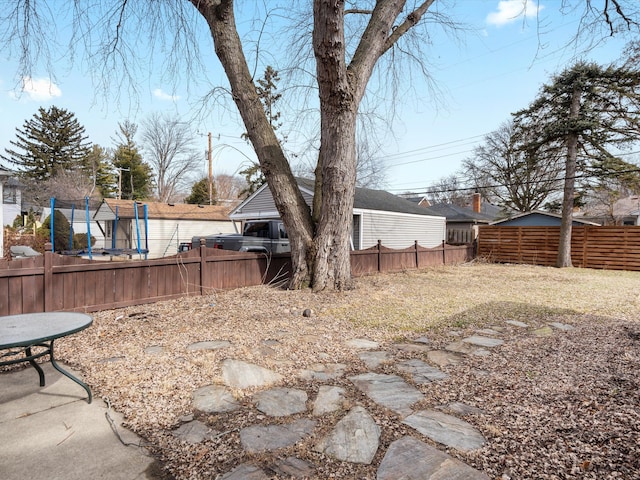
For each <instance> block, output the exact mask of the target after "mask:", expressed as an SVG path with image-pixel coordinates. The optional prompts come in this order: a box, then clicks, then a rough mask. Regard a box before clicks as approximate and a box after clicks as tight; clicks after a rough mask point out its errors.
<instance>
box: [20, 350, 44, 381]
mask: <svg viewBox="0 0 640 480" xmlns="http://www.w3.org/2000/svg"><path fill="white" fill-rule="evenodd" d="M25 353H26V354H27V358H29V360H28V361H29V363H30V364H31V366H32V367H33V368H35V369H36V370H37V371H38V375H39V376H40V386H41V387H44V372H43V371H42V368H40V365H38V364H37V363H36V361H35V360H34V359H33V358H30V357H32V354H31V347H30V346H29V347H27V348H26V350H25Z"/></svg>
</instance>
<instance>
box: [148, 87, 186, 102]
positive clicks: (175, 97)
mask: <svg viewBox="0 0 640 480" xmlns="http://www.w3.org/2000/svg"><path fill="white" fill-rule="evenodd" d="M153 96H154V97H156V98H159V99H160V100H169V101H172V102H175V101H178V100H180V96H179V95H169V94H168V93H165V92H163V91H162V89H161V88H156V89H155V90H154V91H153Z"/></svg>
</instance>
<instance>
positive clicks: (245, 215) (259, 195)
mask: <svg viewBox="0 0 640 480" xmlns="http://www.w3.org/2000/svg"><path fill="white" fill-rule="evenodd" d="M301 192H302V196H303V198H304V201H305V202H306V203H307V205H309V207H311V204H312V202H313V195H312V194H310V193H309V192H308V191H307V190H306V189H304V188H303V189H301ZM230 217H231V218H232V219H234V220H251V219H261V218H280V214H279V213H278V209H277V208H276V203H275V201H274V200H273V195H272V194H271V190H269V188H262V189H258V191H256V192H254V194H253V195H251V196H250V197H248V198H247V199H246V200H245V201H244V202H242V203H241V204H240V205H239V206H238V207H237V208H236V209H235V210H233V212H232V213H231V215H230Z"/></svg>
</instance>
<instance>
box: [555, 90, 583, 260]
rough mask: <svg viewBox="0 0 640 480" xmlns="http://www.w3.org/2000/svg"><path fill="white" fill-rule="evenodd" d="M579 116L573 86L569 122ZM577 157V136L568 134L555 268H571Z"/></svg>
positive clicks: (576, 94)
mask: <svg viewBox="0 0 640 480" xmlns="http://www.w3.org/2000/svg"><path fill="white" fill-rule="evenodd" d="M579 114H580V87H579V86H578V85H575V86H574V88H573V92H572V95H571V106H570V108H569V121H570V122H572V121H576V120H577V119H578V116H579ZM577 157H578V134H577V133H570V134H569V135H568V137H567V159H566V163H565V173H564V175H565V178H564V196H563V198H562V221H561V223H560V243H559V245H558V259H557V260H556V267H558V268H562V267H571V266H572V264H571V232H572V224H573V194H574V190H575V182H576V165H577Z"/></svg>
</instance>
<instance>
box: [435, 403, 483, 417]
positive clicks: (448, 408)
mask: <svg viewBox="0 0 640 480" xmlns="http://www.w3.org/2000/svg"><path fill="white" fill-rule="evenodd" d="M436 408H438V409H440V410H442V411H444V412H448V413H451V414H456V415H462V416H465V415H471V414H476V415H478V414H482V413H484V410H482V409H481V408H478V407H474V406H471V405H467V404H465V403H462V402H451V403H447V404H446V405H438V406H437V407H436Z"/></svg>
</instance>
